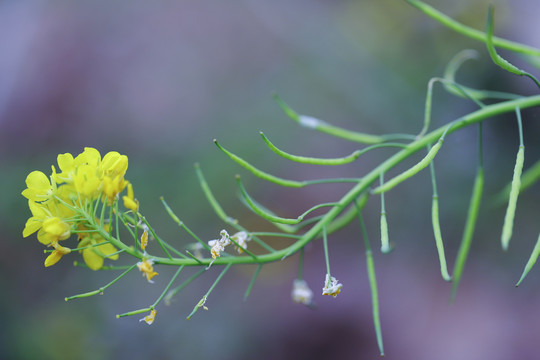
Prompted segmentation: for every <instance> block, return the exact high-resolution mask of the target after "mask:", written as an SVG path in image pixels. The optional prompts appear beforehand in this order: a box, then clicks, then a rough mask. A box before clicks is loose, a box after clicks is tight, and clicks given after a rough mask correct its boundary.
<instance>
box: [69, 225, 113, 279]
mask: <svg viewBox="0 0 540 360" xmlns="http://www.w3.org/2000/svg"><path fill="white" fill-rule="evenodd" d="M78 228H79V230H88V229H87V228H86V227H85V226H84V225H82V224H81V225H79V227H78ZM104 229H105V231H109V225H108V224H106V225H105V226H104ZM79 240H80V242H79V246H77V248H79V249H80V248H85V249H82V250H80V251H79V252H82V255H83V259H84V262H85V263H86V265H88V267H89V268H90V269H92V270H99V269H101V268H102V267H103V262H104V259H105V258H107V259H111V260H118V254H115V253H117V252H118V250H117V249H116V248H115V247H114V245H112V244H111V243H109V242H106V241H107V240H105V239H104V238H103V237H102V236H101V235H99V234H98V233H97V232H81V233H79ZM99 244H102V245H99ZM113 254H114V255H113Z"/></svg>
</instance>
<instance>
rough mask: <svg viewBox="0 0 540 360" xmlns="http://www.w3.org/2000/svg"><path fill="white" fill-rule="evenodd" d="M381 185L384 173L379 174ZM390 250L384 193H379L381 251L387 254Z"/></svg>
mask: <svg viewBox="0 0 540 360" xmlns="http://www.w3.org/2000/svg"><path fill="white" fill-rule="evenodd" d="M380 181H381V185H382V184H383V183H384V174H383V173H381V175H380ZM391 251H392V248H391V246H390V240H389V238H388V222H387V221H386V207H385V202H384V193H381V252H382V253H384V254H388V253H389V252H391Z"/></svg>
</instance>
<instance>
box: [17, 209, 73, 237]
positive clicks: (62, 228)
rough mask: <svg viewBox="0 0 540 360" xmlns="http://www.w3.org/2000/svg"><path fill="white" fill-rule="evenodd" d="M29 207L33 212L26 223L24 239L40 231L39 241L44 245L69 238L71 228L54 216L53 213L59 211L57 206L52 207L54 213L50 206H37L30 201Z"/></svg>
mask: <svg viewBox="0 0 540 360" xmlns="http://www.w3.org/2000/svg"><path fill="white" fill-rule="evenodd" d="M28 207H29V208H30V211H31V212H32V217H31V218H29V219H28V221H26V224H25V226H24V229H23V237H28V236H30V235H32V234H33V233H35V232H36V231H38V230H39V231H38V240H39V242H41V243H42V244H44V245H50V244H54V243H57V242H58V241H60V240H65V239H67V238H69V236H70V235H71V226H70V225H69V224H68V223H67V222H65V221H64V220H62V219H61V218H60V217H58V216H54V214H53V211H54V210H56V209H58V207H57V206H52V210H53V211H51V206H49V204H37V203H35V202H33V201H31V200H29V201H28ZM55 212H57V211H55Z"/></svg>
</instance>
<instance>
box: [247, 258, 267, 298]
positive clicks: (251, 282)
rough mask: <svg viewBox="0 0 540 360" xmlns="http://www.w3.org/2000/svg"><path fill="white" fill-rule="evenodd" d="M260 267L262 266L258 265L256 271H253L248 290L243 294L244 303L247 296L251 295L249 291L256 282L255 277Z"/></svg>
mask: <svg viewBox="0 0 540 360" xmlns="http://www.w3.org/2000/svg"><path fill="white" fill-rule="evenodd" d="M262 267H263V265H262V264H259V266H257V269H256V270H255V273H254V274H253V277H252V278H251V281H250V282H249V285H248V288H247V290H246V292H245V294H244V301H246V300H247V298H248V296H249V294H251V289H253V285H255V280H257V276H259V272H260V271H261V269H262Z"/></svg>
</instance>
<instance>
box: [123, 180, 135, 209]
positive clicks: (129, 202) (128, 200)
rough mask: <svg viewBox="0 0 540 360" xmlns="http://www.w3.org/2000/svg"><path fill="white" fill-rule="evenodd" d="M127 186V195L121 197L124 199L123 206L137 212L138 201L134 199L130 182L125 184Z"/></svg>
mask: <svg viewBox="0 0 540 360" xmlns="http://www.w3.org/2000/svg"><path fill="white" fill-rule="evenodd" d="M127 188H128V190H127V196H123V197H122V199H124V206H125V207H126V208H127V209H130V210H132V211H133V212H137V211H139V201H138V200H136V199H135V195H134V194H133V186H132V185H131V183H128V184H127Z"/></svg>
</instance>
